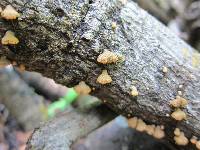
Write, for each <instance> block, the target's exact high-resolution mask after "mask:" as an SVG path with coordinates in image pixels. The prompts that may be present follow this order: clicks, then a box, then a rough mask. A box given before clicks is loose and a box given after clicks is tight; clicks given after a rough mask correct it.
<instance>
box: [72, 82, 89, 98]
mask: <svg viewBox="0 0 200 150" xmlns="http://www.w3.org/2000/svg"><path fill="white" fill-rule="evenodd" d="M74 89H75V91H76V92H77V93H78V94H83V95H86V94H89V93H90V92H91V91H92V89H91V88H90V86H88V85H87V84H86V83H85V82H84V81H81V82H79V84H78V85H76V86H74Z"/></svg>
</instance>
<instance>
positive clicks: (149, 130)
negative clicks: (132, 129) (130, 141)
mask: <svg viewBox="0 0 200 150" xmlns="http://www.w3.org/2000/svg"><path fill="white" fill-rule="evenodd" d="M155 127H156V126H155V125H147V127H146V129H145V130H146V132H147V134H149V135H153V134H154V132H155Z"/></svg>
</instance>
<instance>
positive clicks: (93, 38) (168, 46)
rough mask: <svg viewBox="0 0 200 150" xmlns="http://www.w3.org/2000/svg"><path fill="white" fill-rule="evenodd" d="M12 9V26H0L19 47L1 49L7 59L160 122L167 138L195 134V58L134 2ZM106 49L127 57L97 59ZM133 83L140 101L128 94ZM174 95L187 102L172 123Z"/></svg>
mask: <svg viewBox="0 0 200 150" xmlns="http://www.w3.org/2000/svg"><path fill="white" fill-rule="evenodd" d="M0 4H1V5H2V6H5V5H7V4H9V0H2V1H1V2H0ZM12 4H13V6H14V7H15V8H16V9H18V11H19V12H21V17H20V18H19V19H18V21H14V22H13V23H11V22H8V21H5V20H3V19H1V20H0V25H1V26H2V30H3V31H6V30H8V29H9V30H13V31H14V32H15V34H16V36H17V37H18V38H19V39H20V43H19V44H18V45H16V46H10V47H9V49H10V52H8V51H7V50H4V52H5V53H6V54H7V56H8V58H10V59H15V60H17V62H18V63H23V64H25V66H26V68H27V70H30V71H37V72H40V73H42V74H43V75H45V76H47V77H51V78H53V79H55V81H57V82H59V83H62V84H65V85H67V86H73V85H75V84H77V83H78V82H79V81H81V80H84V81H85V82H86V83H87V84H89V85H90V86H91V87H93V88H95V91H94V92H93V94H94V95H96V96H98V97H99V98H100V99H102V100H104V101H106V104H107V105H108V106H109V107H110V108H111V109H113V110H115V111H116V112H117V113H118V114H124V115H126V116H138V117H140V118H142V119H143V120H145V121H146V122H147V123H150V124H158V125H160V124H162V125H164V126H165V130H166V137H167V138H166V139H168V140H171V141H172V140H173V136H174V134H173V130H174V128H175V127H179V128H180V129H181V130H182V131H183V132H184V133H185V135H186V136H187V137H188V138H190V137H191V136H193V135H195V136H197V137H200V118H199V117H198V116H199V114H200V112H199V110H200V103H199V99H200V80H199V79H200V75H199V72H200V67H199V66H200V65H199V64H200V61H199V58H200V56H199V53H197V52H196V51H195V50H194V49H192V48H191V47H190V46H189V45H187V44H186V43H185V42H183V41H182V40H181V39H179V38H178V37H177V36H175V35H174V34H173V33H172V32H171V31H170V30H169V29H168V28H166V27H165V26H164V25H162V24H161V23H160V22H158V21H157V20H156V19H155V18H153V17H152V16H150V15H149V14H148V13H147V12H145V11H144V10H142V9H141V8H139V7H138V6H137V5H136V4H135V3H134V2H131V1H128V2H126V1H122V0H101V1H96V0H95V1H90V0H78V1H45V0H42V1H38V0H32V1H26V2H24V1H21V0H17V1H15V0H13V1H12ZM114 22H115V26H112V24H113V23H114ZM1 36H2V33H1ZM3 49H6V48H5V47H3ZM105 49H109V50H110V51H112V52H114V53H117V54H119V55H122V56H124V58H125V60H124V61H120V62H117V63H115V64H106V65H103V64H101V63H99V62H97V58H98V56H99V55H100V54H101V53H103V52H104V51H105ZM2 53H3V52H2ZM0 54H1V53H0ZM163 68H165V69H164V70H163ZM104 69H106V70H107V71H108V74H109V75H110V76H111V77H112V82H111V83H110V84H107V85H101V84H99V83H97V82H96V80H97V78H98V76H99V75H100V74H101V72H102V70H104ZM132 86H134V87H136V88H137V91H138V93H139V95H138V96H132V95H131V94H130V93H131V87H132ZM178 93H179V94H180V95H181V96H182V97H184V98H185V99H187V100H188V102H189V104H188V105H187V107H186V108H185V109H184V112H185V113H186V115H187V120H184V121H178V122H177V121H176V120H174V119H173V118H171V117H170V114H171V113H172V112H173V111H174V110H173V109H172V108H171V107H170V105H169V103H170V100H172V99H174V98H175V97H176V96H177V95H178Z"/></svg>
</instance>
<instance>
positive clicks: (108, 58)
mask: <svg viewBox="0 0 200 150" xmlns="http://www.w3.org/2000/svg"><path fill="white" fill-rule="evenodd" d="M118 60H119V58H118V55H117V54H115V53H113V52H111V51H109V50H105V51H104V52H103V53H102V54H100V55H99V56H98V58H97V61H98V62H99V63H102V64H111V63H116V62H117V61H118Z"/></svg>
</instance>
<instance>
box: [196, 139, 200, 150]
mask: <svg viewBox="0 0 200 150" xmlns="http://www.w3.org/2000/svg"><path fill="white" fill-rule="evenodd" d="M196 148H197V149H200V141H197V142H196Z"/></svg>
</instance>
